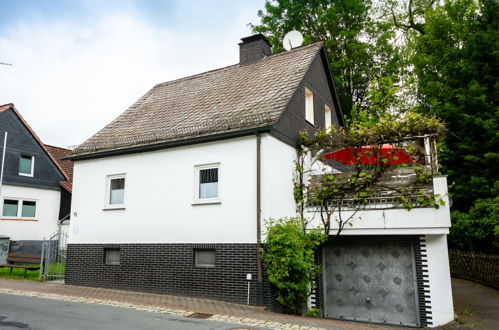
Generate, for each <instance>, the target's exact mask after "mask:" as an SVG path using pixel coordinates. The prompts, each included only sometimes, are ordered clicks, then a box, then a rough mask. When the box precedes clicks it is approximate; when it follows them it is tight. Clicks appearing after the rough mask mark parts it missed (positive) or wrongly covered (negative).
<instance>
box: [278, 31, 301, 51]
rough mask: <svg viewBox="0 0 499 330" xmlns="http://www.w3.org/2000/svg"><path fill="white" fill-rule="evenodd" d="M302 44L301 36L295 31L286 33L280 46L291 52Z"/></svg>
mask: <svg viewBox="0 0 499 330" xmlns="http://www.w3.org/2000/svg"><path fill="white" fill-rule="evenodd" d="M302 44H303V35H302V34H301V33H300V32H298V31H296V30H291V31H289V32H288V33H286V35H285V36H284V39H283V40H282V45H283V46H284V49H286V50H291V49H293V48H296V47H300V46H301V45H302Z"/></svg>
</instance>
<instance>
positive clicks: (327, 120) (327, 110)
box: [324, 104, 331, 130]
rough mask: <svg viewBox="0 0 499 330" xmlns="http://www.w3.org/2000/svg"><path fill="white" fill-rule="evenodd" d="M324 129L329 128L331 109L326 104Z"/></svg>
mask: <svg viewBox="0 0 499 330" xmlns="http://www.w3.org/2000/svg"><path fill="white" fill-rule="evenodd" d="M324 127H325V128H326V129H327V130H329V129H330V128H331V108H330V107H329V106H328V105H327V104H326V105H325V106H324Z"/></svg>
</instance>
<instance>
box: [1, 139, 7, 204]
mask: <svg viewBox="0 0 499 330" xmlns="http://www.w3.org/2000/svg"><path fill="white" fill-rule="evenodd" d="M6 148H7V132H5V135H4V138H3V149H2V167H1V169H0V197H1V196H2V183H3V168H4V163H5V152H6V150H5V149H6Z"/></svg>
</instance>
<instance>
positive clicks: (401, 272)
mask: <svg viewBox="0 0 499 330" xmlns="http://www.w3.org/2000/svg"><path fill="white" fill-rule="evenodd" d="M324 254H325V255H324V256H325V264H324V266H325V267H324V276H325V317H328V318H335V319H347V320H355V321H366V322H374V323H383V324H394V325H404V326H417V327H419V326H420V324H421V323H420V320H419V308H418V307H419V306H418V295H417V292H418V291H417V282H416V269H415V261H414V258H415V252H414V247H413V243H412V242H411V241H404V240H399V241H389V240H379V239H369V238H367V237H354V238H350V237H348V238H345V239H343V240H340V239H338V240H335V241H333V242H332V244H326V245H325V246H324Z"/></svg>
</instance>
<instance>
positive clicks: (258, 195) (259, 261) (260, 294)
mask: <svg viewBox="0 0 499 330" xmlns="http://www.w3.org/2000/svg"><path fill="white" fill-rule="evenodd" d="M261 142H262V141H261V137H260V133H258V132H257V133H256V250H257V252H256V257H257V264H258V305H259V306H263V271H262V256H261V252H260V249H261V247H262V229H261V216H262V210H261V193H260V189H261V185H260V181H261V179H260V178H261V166H260V163H261V161H260V158H261V156H260V145H261Z"/></svg>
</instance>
